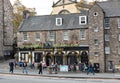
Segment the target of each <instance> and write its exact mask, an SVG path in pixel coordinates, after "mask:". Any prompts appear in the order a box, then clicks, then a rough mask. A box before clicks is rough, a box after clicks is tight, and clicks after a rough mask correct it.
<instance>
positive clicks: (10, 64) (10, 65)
mask: <svg viewBox="0 0 120 83" xmlns="http://www.w3.org/2000/svg"><path fill="white" fill-rule="evenodd" d="M9 67H10V70H9V71H10V72H11V73H13V70H14V63H13V62H9Z"/></svg>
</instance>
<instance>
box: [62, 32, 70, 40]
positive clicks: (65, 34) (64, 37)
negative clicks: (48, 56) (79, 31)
mask: <svg viewBox="0 0 120 83" xmlns="http://www.w3.org/2000/svg"><path fill="white" fill-rule="evenodd" d="M63 40H67V41H68V40H69V34H68V31H63Z"/></svg>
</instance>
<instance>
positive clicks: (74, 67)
mask: <svg viewBox="0 0 120 83" xmlns="http://www.w3.org/2000/svg"><path fill="white" fill-rule="evenodd" d="M73 71H74V72H76V63H74V64H73Z"/></svg>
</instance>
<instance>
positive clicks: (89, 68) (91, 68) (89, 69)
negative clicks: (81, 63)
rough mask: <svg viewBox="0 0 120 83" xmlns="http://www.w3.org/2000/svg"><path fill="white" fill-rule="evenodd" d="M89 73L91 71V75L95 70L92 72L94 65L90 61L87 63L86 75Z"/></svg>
mask: <svg viewBox="0 0 120 83" xmlns="http://www.w3.org/2000/svg"><path fill="white" fill-rule="evenodd" d="M89 73H93V75H94V74H95V72H94V67H93V65H92V64H91V63H89V65H88V69H87V75H88V74H89Z"/></svg>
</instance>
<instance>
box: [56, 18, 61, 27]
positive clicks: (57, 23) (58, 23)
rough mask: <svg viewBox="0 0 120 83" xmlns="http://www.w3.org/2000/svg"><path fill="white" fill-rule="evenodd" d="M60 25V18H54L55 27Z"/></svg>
mask: <svg viewBox="0 0 120 83" xmlns="http://www.w3.org/2000/svg"><path fill="white" fill-rule="evenodd" d="M61 25H62V18H56V26H61Z"/></svg>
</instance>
